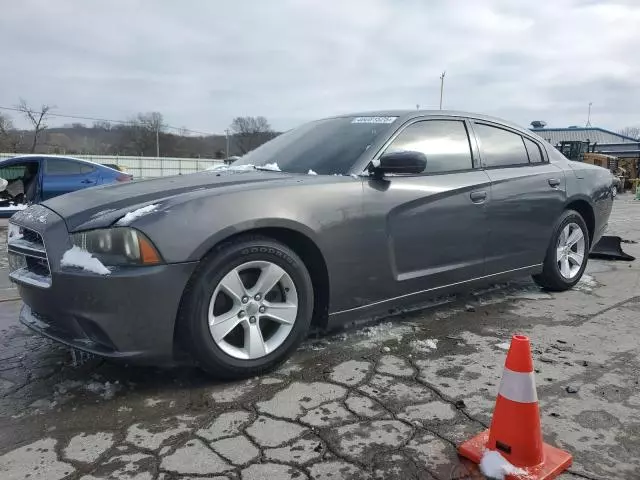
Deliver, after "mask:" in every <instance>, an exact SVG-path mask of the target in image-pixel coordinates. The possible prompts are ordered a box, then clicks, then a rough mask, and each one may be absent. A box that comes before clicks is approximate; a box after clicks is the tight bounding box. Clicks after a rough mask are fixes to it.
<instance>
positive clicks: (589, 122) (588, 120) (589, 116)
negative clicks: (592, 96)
mask: <svg viewBox="0 0 640 480" xmlns="http://www.w3.org/2000/svg"><path fill="white" fill-rule="evenodd" d="M590 126H591V102H589V113H588V114H587V124H586V125H585V127H590Z"/></svg>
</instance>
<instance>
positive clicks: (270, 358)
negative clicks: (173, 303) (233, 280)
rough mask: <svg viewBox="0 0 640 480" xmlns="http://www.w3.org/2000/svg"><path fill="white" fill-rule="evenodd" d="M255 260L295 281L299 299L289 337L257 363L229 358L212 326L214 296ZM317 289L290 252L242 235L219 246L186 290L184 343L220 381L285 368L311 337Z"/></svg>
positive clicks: (182, 322) (182, 323)
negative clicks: (231, 273) (236, 270)
mask: <svg viewBox="0 0 640 480" xmlns="http://www.w3.org/2000/svg"><path fill="white" fill-rule="evenodd" d="M251 261H268V262H271V263H274V264H276V265H277V266H279V267H281V268H282V269H283V270H284V271H285V272H286V273H287V274H288V275H289V276H290V278H291V280H292V281H293V283H294V285H295V289H296V291H297V294H298V311H297V314H296V317H295V322H294V325H293V328H292V330H291V331H290V332H289V335H288V337H287V338H286V339H285V340H284V341H283V343H282V344H281V345H280V346H279V347H277V348H276V349H275V350H274V351H272V352H270V353H268V354H267V355H265V356H264V357H261V358H257V359H247V360H245V359H239V358H235V357H233V356H231V355H228V354H227V353H225V352H224V351H223V350H222V349H221V348H220V346H219V345H218V344H216V342H215V341H214V339H213V337H212V335H211V332H210V331H209V326H208V309H209V302H210V300H211V297H212V295H213V293H214V291H215V289H216V287H217V285H218V284H219V283H220V281H221V280H222V279H223V278H224V276H225V275H226V274H227V273H228V272H229V271H231V270H232V269H233V268H235V267H237V266H240V265H242V264H244V263H246V262H251ZM313 298H314V292H313V285H312V282H311V277H310V276H309V272H308V271H307V268H306V267H305V265H304V263H303V262H302V260H301V259H300V257H298V255H296V253H295V252H293V251H292V250H291V249H290V248H289V247H287V246H286V245H283V244H282V243H280V242H277V241H275V240H273V239H270V238H268V237H263V236H256V235H250V236H242V237H239V238H237V239H234V240H233V241H232V242H227V243H224V244H222V245H220V246H218V247H217V248H216V249H215V250H214V251H213V252H212V253H210V254H209V255H207V256H206V257H205V258H204V259H203V260H202V261H201V263H200V265H199V266H198V268H197V270H196V272H195V273H194V275H193V277H192V279H191V280H190V282H189V285H188V286H187V290H186V291H185V295H184V298H183V301H182V303H181V307H180V314H179V319H178V321H179V322H180V324H179V328H181V344H182V347H183V348H184V350H185V351H187V352H189V353H190V354H191V355H192V357H193V358H194V360H195V361H196V362H197V363H198V365H199V366H200V367H201V368H202V369H203V370H205V371H206V372H207V373H209V374H211V375H212V376H214V377H217V378H224V379H239V378H247V377H253V376H256V375H260V374H263V373H265V372H267V371H270V370H272V369H274V368H275V367H277V366H278V365H280V364H281V363H283V362H284V361H285V360H286V359H287V358H288V357H289V356H290V355H291V354H292V353H293V351H294V350H295V349H296V348H297V347H298V345H300V343H301V342H302V340H304V339H305V338H306V335H307V333H308V330H309V325H310V323H311V318H312V315H313Z"/></svg>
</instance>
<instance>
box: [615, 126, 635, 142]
mask: <svg viewBox="0 0 640 480" xmlns="http://www.w3.org/2000/svg"><path fill="white" fill-rule="evenodd" d="M618 133H619V134H620V135H624V136H626V137H631V138H635V139H638V140H640V127H624V128H622V129H620V130H618Z"/></svg>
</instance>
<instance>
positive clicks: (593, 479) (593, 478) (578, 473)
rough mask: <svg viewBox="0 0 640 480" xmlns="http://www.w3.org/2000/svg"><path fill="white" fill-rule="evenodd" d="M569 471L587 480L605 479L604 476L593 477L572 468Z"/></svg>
mask: <svg viewBox="0 0 640 480" xmlns="http://www.w3.org/2000/svg"><path fill="white" fill-rule="evenodd" d="M567 472H568V473H570V474H571V475H575V476H576V477H580V478H585V479H586V480H603V479H602V477H592V476H590V475H586V474H584V473H580V472H576V471H575V470H573V469H572V468H569V469H567Z"/></svg>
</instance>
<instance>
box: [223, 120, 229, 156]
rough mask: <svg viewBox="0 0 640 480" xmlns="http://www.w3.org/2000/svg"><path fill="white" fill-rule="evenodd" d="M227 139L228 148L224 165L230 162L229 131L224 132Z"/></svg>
mask: <svg viewBox="0 0 640 480" xmlns="http://www.w3.org/2000/svg"><path fill="white" fill-rule="evenodd" d="M224 133H225V135H226V137H227V148H226V150H225V154H224V160H225V162H224V163H227V162H228V161H229V129H228V128H227V129H225V131H224Z"/></svg>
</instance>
